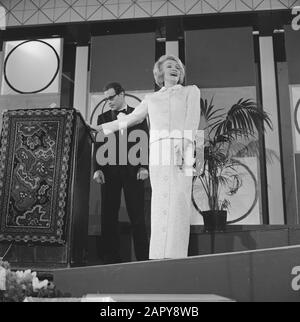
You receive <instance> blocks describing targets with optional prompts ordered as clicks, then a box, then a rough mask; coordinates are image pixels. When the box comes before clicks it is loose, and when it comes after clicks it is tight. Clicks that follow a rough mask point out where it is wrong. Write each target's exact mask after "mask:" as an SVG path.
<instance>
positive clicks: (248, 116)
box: [193, 98, 272, 231]
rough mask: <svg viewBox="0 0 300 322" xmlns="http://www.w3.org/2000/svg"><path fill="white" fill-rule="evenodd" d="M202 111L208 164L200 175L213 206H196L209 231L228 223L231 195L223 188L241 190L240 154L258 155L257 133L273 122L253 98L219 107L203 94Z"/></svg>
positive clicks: (223, 227) (210, 203)
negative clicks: (224, 194) (229, 198)
mask: <svg viewBox="0 0 300 322" xmlns="http://www.w3.org/2000/svg"><path fill="white" fill-rule="evenodd" d="M201 114H202V118H204V120H205V122H204V123H206V124H205V129H204V131H205V148H204V166H203V170H202V173H201V174H200V175H199V176H198V178H197V177H194V180H196V179H200V182H201V184H202V188H203V189H204V192H205V195H206V196H207V201H208V207H209V210H206V211H203V210H200V209H199V208H198V206H197V204H196V203H195V200H194V198H193V202H194V205H195V207H196V209H197V210H198V211H199V212H200V213H201V215H202V216H203V220H204V227H205V230H206V231H222V230H224V229H225V227H226V222H227V210H228V209H229V207H230V201H229V200H228V199H226V198H225V199H222V198H221V197H220V192H221V189H224V187H226V189H227V194H228V195H234V194H235V193H237V191H238V190H239V188H240V187H241V185H242V178H241V175H240V173H239V172H238V169H239V166H240V162H239V160H238V159H237V157H238V156H241V155H243V156H245V155H251V156H253V155H257V153H258V151H259V142H258V140H257V134H258V133H259V131H265V125H267V126H268V127H269V128H270V129H272V123H271V120H270V118H269V116H268V114H267V113H265V112H264V111H263V110H262V109H261V108H259V107H258V106H257V104H256V103H255V102H254V101H253V100H249V99H240V100H238V102H237V103H235V104H234V105H233V106H231V107H230V108H229V110H228V111H226V110H225V108H215V106H214V105H213V99H211V101H210V102H208V101H207V100H204V99H202V98H201Z"/></svg>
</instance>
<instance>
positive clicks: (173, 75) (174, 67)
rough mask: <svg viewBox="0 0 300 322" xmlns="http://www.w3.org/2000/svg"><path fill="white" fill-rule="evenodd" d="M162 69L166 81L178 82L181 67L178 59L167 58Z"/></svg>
mask: <svg viewBox="0 0 300 322" xmlns="http://www.w3.org/2000/svg"><path fill="white" fill-rule="evenodd" d="M162 71H163V75H164V81H165V82H168V83H174V84H178V82H179V80H180V72H181V69H180V66H179V65H178V63H177V62H176V61H174V60H166V61H165V62H164V63H163V65H162Z"/></svg>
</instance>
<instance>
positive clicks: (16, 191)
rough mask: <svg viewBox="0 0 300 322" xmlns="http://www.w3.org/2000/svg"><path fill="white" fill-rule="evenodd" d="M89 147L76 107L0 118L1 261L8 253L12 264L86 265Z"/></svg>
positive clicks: (86, 133) (36, 111)
mask: <svg viewBox="0 0 300 322" xmlns="http://www.w3.org/2000/svg"><path fill="white" fill-rule="evenodd" d="M91 149H92V138H91V136H90V133H89V129H88V127H87V126H86V125H85V122H84V121H83V119H82V117H81V115H80V113H78V112H77V111H76V110H74V109H63V108H61V109H57V108H56V109H34V110H13V111H7V112H5V113H4V114H3V126H2V135H1V149H0V257H3V256H4V254H5V253H7V256H5V258H4V259H5V260H8V261H9V262H10V263H11V265H12V266H13V267H31V268H40V269H42V268H45V269H48V268H55V267H70V266H78V265H83V264H84V263H85V261H86V254H87V238H88V216H89V189H90V178H91ZM8 250H9V251H8Z"/></svg>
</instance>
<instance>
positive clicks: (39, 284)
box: [32, 276, 49, 292]
mask: <svg viewBox="0 0 300 322" xmlns="http://www.w3.org/2000/svg"><path fill="white" fill-rule="evenodd" d="M48 283H49V282H48V280H43V281H40V280H39V279H38V278H37V277H36V276H35V277H34V278H33V279H32V287H33V291H34V292H35V291H38V290H41V289H43V288H47V286H48Z"/></svg>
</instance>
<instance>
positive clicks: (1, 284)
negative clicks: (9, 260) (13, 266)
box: [0, 267, 6, 291]
mask: <svg viewBox="0 0 300 322" xmlns="http://www.w3.org/2000/svg"><path fill="white" fill-rule="evenodd" d="M0 291H6V269H5V268H3V267H0Z"/></svg>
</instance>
